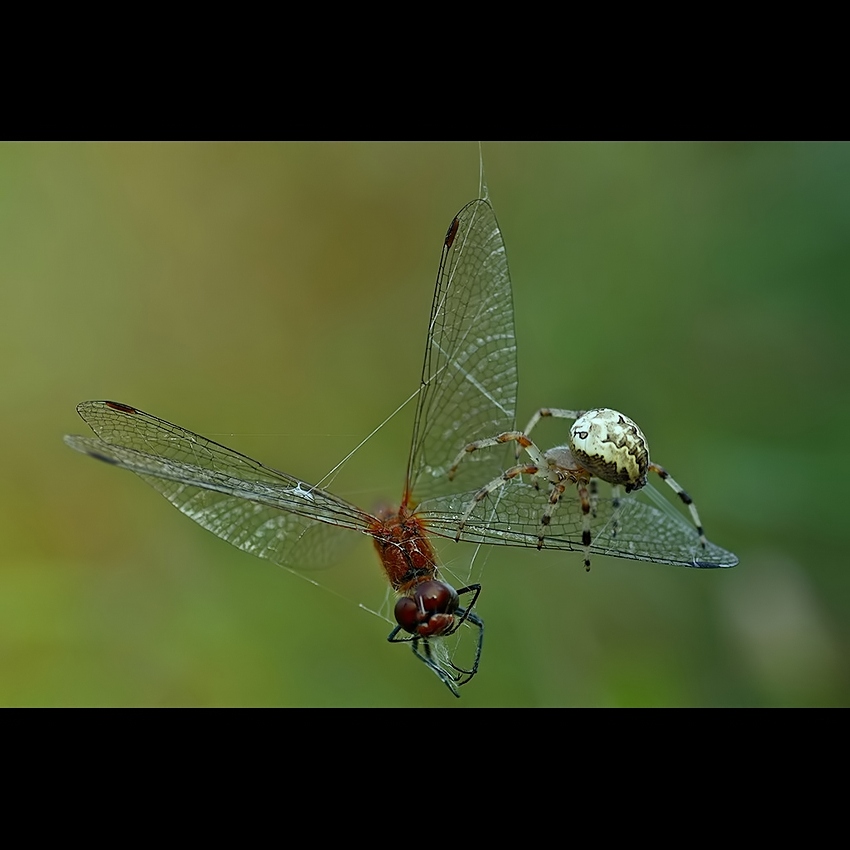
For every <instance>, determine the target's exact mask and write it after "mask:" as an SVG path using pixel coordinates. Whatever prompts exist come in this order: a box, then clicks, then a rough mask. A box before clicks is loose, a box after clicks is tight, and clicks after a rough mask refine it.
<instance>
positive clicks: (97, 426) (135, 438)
mask: <svg viewBox="0 0 850 850" xmlns="http://www.w3.org/2000/svg"><path fill="white" fill-rule="evenodd" d="M77 412H78V413H79V414H80V416H81V417H82V418H83V419H84V420H85V421H86V422H87V423H88V424H89V426H90V427H91V429H92V430H93V431H94V432H95V434H96V435H97V436H96V437H80V436H68V437H65V442H66V443H67V444H68V445H69V446H70V447H71V448H72V449H76V450H77V451H79V452H83V453H84V454H88V455H91V456H92V457H95V458H98V459H99V460H103V461H106V462H108V463H112V464H115V465H116V466H120V467H122V468H123V469H129V470H130V471H131V472H135V473H136V475H138V476H139V477H140V478H143V479H144V480H145V481H146V482H147V483H148V484H150V485H151V486H152V487H153V488H154V489H155V490H158V491H159V492H160V493H162V495H163V496H165V498H166V499H168V501H169V502H171V504H173V505H174V506H175V507H176V508H177V509H178V510H180V511H182V512H183V513H184V514H186V516H188V517H190V518H191V519H193V520H194V521H195V522H197V523H198V524H199V525H201V526H203V527H204V528H206V529H207V530H209V531H211V532H212V533H213V534H215V535H217V536H218V537H221V538H222V539H223V540H226V541H227V542H228V543H231V544H233V545H234V546H236V547H238V548H239V549H242V550H243V551H245V552H250V553H251V554H252V555H256V556H258V557H260V558H266V559H268V560H270V561H273V562H274V563H276V564H282V565H285V566H289V567H296V568H300V569H304V568H311V567H312V568H318V567H323V566H326V565H328V564H329V563H331V562H332V561H333V560H334V559H335V558H336V557H337V555H338V553H339V552H340V550H341V549H343V548H344V547H345V546H346V545H347V544H348V543H349V542H350V541H351V537H352V535H351V534H350V533H349V532H348V530H354V531H360V532H363V533H368V530H369V527H370V524H371V523H372V522H374V519H373V517H371V516H369V514H367V513H365V512H363V511H361V510H359V509H358V508H356V507H355V506H354V505H351V504H349V503H348V502H346V501H345V500H343V499H339V498H337V497H336V496H333V495H332V494H330V493H328V492H326V491H324V490H321V489H318V488H316V487H313V486H312V485H310V484H308V483H307V482H305V481H301V480H300V479H298V478H295V477H294V476H292V475H287V474H286V473H284V472H279V471H278V470H276V469H272V468H270V467H267V466H264V465H263V464H261V463H260V462H259V461H256V460H253V459H251V458H249V457H247V456H246V455H243V454H240V453H239V452H236V451H233V450H232V449H228V448H227V447H226V446H222V445H219V444H218V443H215V442H213V441H212V440H208V439H207V438H206V437H202V436H200V435H199V434H195V433H193V432H192V431H188V430H186V429H185V428H181V427H179V426H178V425H173V424H171V423H170V422H166V421H165V420H163V419H157V417H155V416H151V415H150V414H148V413H144V412H143V411H141V410H137V409H136V408H133V407H129V406H128V405H124V404H120V403H118V402H110V401H85V402H82V403H81V404H79V405H77Z"/></svg>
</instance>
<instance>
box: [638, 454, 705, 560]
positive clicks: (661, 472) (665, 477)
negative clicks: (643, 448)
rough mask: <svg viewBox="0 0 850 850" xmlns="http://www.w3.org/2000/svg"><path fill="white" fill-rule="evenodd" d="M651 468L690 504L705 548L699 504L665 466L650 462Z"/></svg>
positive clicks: (692, 515)
mask: <svg viewBox="0 0 850 850" xmlns="http://www.w3.org/2000/svg"><path fill="white" fill-rule="evenodd" d="M649 468H650V469H651V470H652V471H653V472H655V473H657V474H658V476H659V477H660V478H662V479H663V480H664V481H666V482H667V483H668V484H669V485H670V487H671V488H672V489H673V492H674V493H675V494H676V495H677V496H678V497H679V498H680V499H681V500H682V501H683V502H684V503H685V504H686V505H687V506H688V509H689V510H690V512H691V518H692V519H693V521H694V525H695V526H696V527H697V533H698V534H699V542H700V543H701V544H702V548H703V549H705V543H706V540H705V532H704V531H703V529H702V523H701V522H700V519H699V514H698V513H697V506H696V505H695V504H694V501H693V499H692V498H691V497H690V496H689V495H688V494H687V493H686V492H685V491H684V490H683V489H682V488H681V487H680V486H679V485H678V484H677V483H676V482H675V481H674V480H673V478H672V477H671V476H670V474H669V473H668V472H667V470H666V469H665V468H664V467H663V466H659V465H658V464H657V463H652V462H650V464H649Z"/></svg>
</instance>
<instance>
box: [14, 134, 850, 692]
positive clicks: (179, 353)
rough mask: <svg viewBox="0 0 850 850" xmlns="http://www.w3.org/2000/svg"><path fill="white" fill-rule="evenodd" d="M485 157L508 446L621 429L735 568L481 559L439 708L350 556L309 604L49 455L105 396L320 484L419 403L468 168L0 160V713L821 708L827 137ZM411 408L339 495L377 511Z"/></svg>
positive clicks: (362, 158)
mask: <svg viewBox="0 0 850 850" xmlns="http://www.w3.org/2000/svg"><path fill="white" fill-rule="evenodd" d="M483 152H484V164H485V169H486V174H487V180H488V183H489V187H490V195H491V199H492V202H493V206H494V208H495V210H496V214H497V216H498V218H499V222H500V224H501V227H502V232H503V234H504V238H505V242H506V245H507V249H508V258H509V263H510V268H511V272H512V277H513V283H514V295H515V306H516V323H517V337H518V345H519V374H520V403H519V414H518V419H519V420H520V423H519V424H520V425H523V424H525V421H526V420H527V417H528V416H529V415H530V413H531V412H532V411H533V410H534V409H536V408H537V407H540V406H542V405H547V406H558V407H571V408H590V407H595V406H610V407H614V408H617V409H619V410H622V411H623V412H625V413H627V414H628V415H630V416H632V417H633V418H634V419H635V420H636V421H637V422H638V423H639V424H640V425H641V427H642V428H643V430H644V431H645V432H646V434H647V436H648V438H649V441H650V445H651V447H652V451H653V458H654V459H655V460H656V461H658V462H659V463H663V464H664V465H665V466H666V467H667V468H668V469H669V470H670V471H671V472H672V474H673V475H674V476H675V477H676V478H677V479H678V480H679V481H680V482H681V483H682V484H683V485H684V486H685V487H686V488H687V489H688V491H689V492H690V493H691V495H693V496H694V498H695V500H696V503H697V505H698V506H699V509H700V512H701V514H702V518H703V521H704V523H705V526H706V529H707V532H708V535H709V537H710V538H711V539H712V540H713V541H715V542H717V543H718V544H720V545H722V546H724V547H726V548H728V549H731V550H733V551H734V552H736V553H737V554H738V555H739V557H740V559H741V564H740V565H739V566H738V567H737V568H736V569H734V570H725V571H706V572H698V571H694V570H687V569H678V568H675V567H667V566H660V565H656V564H643V563H634V562H630V561H618V560H616V559H607V558H600V557H597V558H595V559H594V562H593V564H594V565H593V570H592V571H591V572H590V574H586V573H585V572H584V569H583V567H582V565H581V556H580V555H579V554H575V553H557V552H554V553H553V552H535V551H527V550H522V549H507V548H500V547H486V551H485V549H482V551H481V552H480V553H479V555H478V557H479V559H481V560H480V561H479V563H483V562H484V561H486V564H485V565H484V569H483V571H482V581H483V583H484V591H483V593H482V595H481V598H480V600H479V609H478V610H479V612H480V614H481V616H482V618H483V619H484V621H485V622H486V624H487V635H486V641H485V647H484V655H483V659H482V664H481V670H480V674H479V675H478V677H477V678H476V679H475V680H474V681H473V682H472V683H471V684H469V685H468V686H466V687H465V688H464V689H463V691H462V694H463V698H462V699H461V700H459V701H458V700H455V699H454V698H453V697H452V696H451V694H449V692H448V691H447V690H446V688H445V687H444V686H443V685H441V684H440V683H439V681H438V680H437V679H436V677H434V676H433V675H432V674H431V673H430V672H429V671H428V670H427V669H426V668H425V667H424V665H422V664H420V663H419V662H417V661H415V659H413V658H412V657H411V656H410V653H409V650H408V649H407V648H405V647H399V646H390V645H388V644H387V643H386V642H385V637H386V634H387V632H388V631H389V626H388V624H386V623H384V622H382V621H381V620H380V619H378V618H376V617H375V616H373V615H371V614H369V613H367V612H365V611H364V610H362V609H361V608H360V607H358V603H362V604H363V605H366V606H368V607H372V608H376V607H378V606H379V605H380V604H381V602H382V600H383V598H384V595H385V589H384V580H383V578H382V575H381V570H380V566H379V563H378V560H377V557H376V555H375V553H374V552H373V551H372V547H371V545H370V543H369V541H368V540H367V539H365V538H359V537H358V536H357V535H352V536H353V538H355V539H353V541H352V548H351V550H350V552H349V554H348V555H347V556H346V557H345V558H344V559H343V560H342V561H341V562H340V564H339V565H338V566H337V567H335V568H333V569H331V570H326V571H322V572H321V573H314V574H313V575H312V576H311V578H313V579H316V580H318V582H319V583H320V586H315V585H313V584H311V583H309V582H308V581H304V580H302V578H300V577H298V576H296V575H294V574H292V573H290V572H288V571H286V570H283V569H280V568H277V567H275V566H274V565H272V564H270V563H268V562H265V561H260V560H257V559H255V558H252V557H251V556H249V555H246V554H244V553H242V552H239V551H238V550H236V549H234V548H232V547H230V546H228V545H227V544H226V543H224V542H222V541H220V540H218V539H217V538H215V537H213V536H212V535H211V534H209V533H208V532H206V531H204V530H203V529H201V528H200V527H199V526H196V525H195V524H194V523H192V522H191V521H190V520H188V519H187V518H186V517H184V516H182V515H181V514H180V513H179V512H177V511H176V510H174V509H173V508H172V507H171V506H170V505H169V504H168V503H167V502H166V501H165V500H164V499H162V498H161V497H160V496H159V495H157V494H156V493H155V492H154V491H153V490H152V489H151V488H149V487H148V486H146V485H145V484H144V483H143V482H142V481H140V480H139V479H138V478H136V477H135V476H133V475H131V474H129V473H125V472H122V471H119V470H116V469H112V468H110V467H108V466H106V465H104V464H98V463H95V462H93V461H91V460H90V459H88V458H85V457H83V456H81V455H79V454H76V453H74V452H72V451H71V450H70V449H68V448H66V447H65V446H64V444H63V443H62V436H63V434H65V433H88V429H87V427H86V426H85V425H84V424H83V423H82V421H81V420H79V418H78V417H77V415H76V413H75V412H74V405H75V404H76V403H77V402H79V401H81V400H84V399H97V398H107V399H115V400H118V401H122V402H125V403H128V404H131V405H135V406H137V407H140V408H142V409H144V410H147V411H150V412H152V413H154V414H155V415H157V416H160V417H162V418H165V419H169V420H171V421H173V422H176V423H178V424H180V425H183V426H184V427H187V428H190V429H192V430H194V431H197V432H199V433H202V434H205V435H207V436H210V437H213V439H217V440H219V441H220V442H224V443H225V444H227V445H230V446H232V447H233V448H236V449H238V450H240V451H243V452H245V453H247V454H250V455H251V456H253V457H256V458H258V459H260V460H262V461H264V462H265V463H267V464H269V465H271V466H275V467H277V468H279V469H283V470H286V471H287V472H290V473H292V474H294V475H298V476H300V477H302V478H305V479H307V480H310V481H315V480H318V479H319V478H321V477H322V476H323V475H324V474H325V473H326V472H328V470H330V469H331V467H333V466H334V465H335V464H336V463H337V461H339V460H340V459H341V458H342V457H343V456H344V455H345V454H346V453H347V452H348V451H350V450H351V449H352V448H353V447H354V446H355V445H356V444H357V443H358V442H359V441H360V440H361V439H362V438H363V437H364V436H365V435H366V434H368V433H369V431H371V430H372V428H374V427H375V426H376V425H378V424H379V423H380V422H381V421H382V420H383V419H384V418H385V417H386V416H388V415H389V414H390V413H391V412H392V411H393V410H394V409H395V408H396V407H397V406H398V405H399V404H400V403H401V402H402V401H404V399H406V398H407V397H408V395H410V393H412V392H413V391H414V390H415V389H416V387H417V385H418V380H419V374H420V370H421V363H422V356H423V347H424V340H425V331H426V326H427V320H428V315H429V309H430V303H431V296H432V292H433V283H434V278H435V274H436V271H437V265H438V262H439V257H440V249H441V246H442V240H443V236H444V234H445V231H446V228H447V226H448V224H449V223H450V221H451V219H452V216H453V215H454V213H455V212H456V211H457V210H458V209H459V208H460V207H461V206H462V205H463V204H465V203H466V202H467V201H469V200H471V199H472V198H474V197H476V195H477V189H478V148H477V146H476V145H475V144H469V143H468V144H206V145H197V144H192V145H171V144H133V145H128V144H124V145H115V144H93V145H89V144H76V145H48V144H42V145H3V146H0V376H1V377H2V383H0V452H2V458H3V462H2V474H1V475H0V541H2V543H0V704H3V705H81V706H91V705H109V706H112V705H364V706H365V705H399V706H401V705H443V706H448V705H452V706H455V705H458V706H478V705H499V706H501V705H594V706H636V705H671V706H680V705H681V706H685V705H839V704H841V705H846V704H847V703H848V702H850V699H848V696H850V665H848V642H850V641H848V637H849V636H850V635H849V633H850V618H848V610H849V609H850V592H849V591H850V587H848V585H850V578H848V565H847V554H846V552H847V542H846V541H847V532H846V528H847V525H846V524H847V522H848V520H847V517H846V516H845V515H844V509H843V508H842V505H843V504H844V501H845V497H844V491H843V488H844V485H845V483H846V482H847V481H848V479H849V478H850V469H848V466H850V464H848V453H847V451H846V449H845V450H840V448H839V445H840V442H839V439H838V436H839V435H840V433H843V430H846V428H847V422H848V398H849V396H848V354H847V351H848V346H847V325H848V316H850V310H848V270H850V239H848V234H850V147H848V146H847V145H831V144H818V145H813V144H769V145H765V144H758V145H749V144H744V145H741V144H708V145H692V144H629V145H625V144H484V146H483ZM412 415H413V405H409V406H408V407H407V408H405V409H404V410H403V411H402V412H401V413H400V414H399V415H398V416H396V417H395V418H394V419H393V420H392V421H391V422H390V423H389V424H388V425H387V426H386V427H385V428H383V429H382V430H381V431H380V432H379V433H378V434H377V435H376V436H375V437H374V438H373V439H372V440H371V441H370V442H369V443H368V444H367V445H366V447H364V449H363V450H361V451H360V452H359V453H358V454H357V455H356V456H355V457H354V458H353V459H352V460H351V461H350V462H349V463H348V464H347V465H346V466H345V468H344V469H343V470H342V472H341V473H340V474H339V475H338V477H337V478H336V480H335V482H334V485H333V490H334V492H336V493H338V494H339V495H341V496H343V497H346V498H348V499H350V500H351V501H354V502H355V503H357V504H359V505H361V506H362V507H364V508H366V509H367V510H370V509H372V508H374V507H375V505H376V504H378V503H379V502H380V501H382V500H398V498H399V497H400V494H401V488H402V479H403V474H404V466H405V462H406V459H407V451H408V444H409V435H410V428H411V419H412ZM545 424H546V425H549V424H551V425H552V426H553V429H552V430H549V431H547V432H545V434H546V436H545V437H544V436H543V435H542V434H541V441H542V442H544V443H547V444H552V443H555V442H556V441H558V442H559V441H561V439H562V434H560V433H559V432H558V430H557V424H556V423H545ZM543 427H544V426H543V425H541V430H542V428H543ZM444 548H445V547H444ZM472 552H473V547H471V546H465V545H455V544H451V545H450V546H449V548H448V549H446V552H445V556H446V557H447V558H448V559H452V560H453V561H454V562H455V563H457V564H462V563H468V561H469V558H470V557H471V555H472Z"/></svg>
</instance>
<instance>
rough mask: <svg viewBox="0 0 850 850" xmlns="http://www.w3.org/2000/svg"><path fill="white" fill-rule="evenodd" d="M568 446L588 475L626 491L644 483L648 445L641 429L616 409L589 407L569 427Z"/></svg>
mask: <svg viewBox="0 0 850 850" xmlns="http://www.w3.org/2000/svg"><path fill="white" fill-rule="evenodd" d="M570 450H571V451H572V454H573V457H574V458H575V459H576V461H577V462H578V463H579V464H580V465H581V466H583V467H584V468H585V469H586V470H587V471H588V472H589V473H590V474H591V475H593V476H594V477H596V478H601V479H602V480H603V481H607V482H608V483H609V484H622V485H624V486H625V488H626V490H627V491H630V490H639V489H640V488H641V487H643V486H644V484H646V473H647V470H648V469H649V446H648V444H647V442H646V437H644V435H643V431H641V430H640V428H638V426H637V425H636V424H635V423H634V422H633V421H632V420H631V419H629V417H628V416H623V414H622V413H618V412H617V411H616V410H610V409H609V408H606V407H600V408H596V409H595V410H588V411H587V413H584V414H583V415H582V416H580V417H579V418H578V419H576V421H575V422H574V423H573V427H572V428H570Z"/></svg>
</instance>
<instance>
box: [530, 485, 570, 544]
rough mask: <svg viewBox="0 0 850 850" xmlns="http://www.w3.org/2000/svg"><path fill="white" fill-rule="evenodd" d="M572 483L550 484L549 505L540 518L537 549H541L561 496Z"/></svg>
mask: <svg viewBox="0 0 850 850" xmlns="http://www.w3.org/2000/svg"><path fill="white" fill-rule="evenodd" d="M570 483H572V482H570V481H567V480H564V481H558V482H553V484H552V492H551V493H550V494H549V504H548V505H546V510H545V511H543V516H542V517H540V526H541V527H540V534H539V535H538V537H537V548H538V549H542V548H543V537H544V535H545V534H546V529H547V528H548V527H549V523H550V522H551V521H552V514H554V513H555V509H556V508H557V507H558V505H559V504H560V503H561V496H563V495H564V490H566V489H567V484H570Z"/></svg>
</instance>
